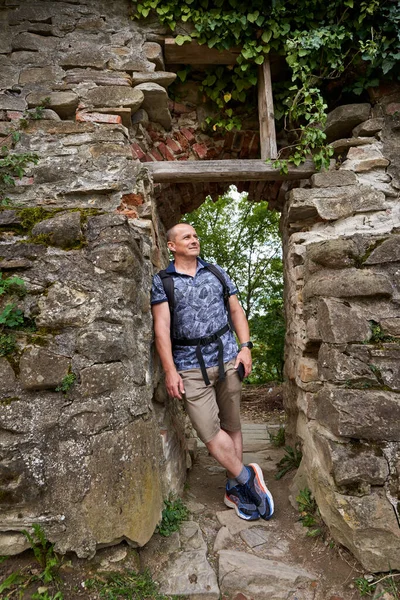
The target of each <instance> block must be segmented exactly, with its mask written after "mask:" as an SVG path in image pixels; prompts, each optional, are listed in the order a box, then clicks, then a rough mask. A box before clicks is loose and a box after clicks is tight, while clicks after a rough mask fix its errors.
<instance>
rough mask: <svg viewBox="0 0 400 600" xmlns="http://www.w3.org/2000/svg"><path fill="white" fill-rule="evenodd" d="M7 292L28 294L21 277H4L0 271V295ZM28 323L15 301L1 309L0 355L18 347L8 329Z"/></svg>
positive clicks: (14, 294) (20, 294) (17, 294)
mask: <svg viewBox="0 0 400 600" xmlns="http://www.w3.org/2000/svg"><path fill="white" fill-rule="evenodd" d="M6 294H8V295H13V296H23V295H24V294H26V288H25V283H24V281H23V280H22V279H20V278H19V277H15V276H14V277H3V274H2V273H1V271H0V297H1V296H4V295H6ZM27 324H28V321H27V320H26V319H25V318H24V314H23V312H22V310H21V309H20V308H17V306H16V305H15V303H14V302H8V303H7V304H5V305H4V306H3V308H2V309H0V356H7V355H9V354H12V353H13V352H14V351H15V348H16V342H15V336H14V335H13V333H12V332H10V331H8V330H9V329H18V328H21V327H23V326H24V325H27Z"/></svg>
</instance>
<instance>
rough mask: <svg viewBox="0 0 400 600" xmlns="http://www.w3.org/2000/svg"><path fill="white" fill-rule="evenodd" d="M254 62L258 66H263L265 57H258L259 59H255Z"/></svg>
mask: <svg viewBox="0 0 400 600" xmlns="http://www.w3.org/2000/svg"><path fill="white" fill-rule="evenodd" d="M254 62H255V63H256V64H257V65H262V64H263V62H264V57H263V56H257V58H255V59H254Z"/></svg>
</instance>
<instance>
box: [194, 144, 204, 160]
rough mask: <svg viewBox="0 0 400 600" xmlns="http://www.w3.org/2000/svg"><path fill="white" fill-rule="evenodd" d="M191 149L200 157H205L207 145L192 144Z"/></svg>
mask: <svg viewBox="0 0 400 600" xmlns="http://www.w3.org/2000/svg"><path fill="white" fill-rule="evenodd" d="M193 150H194V152H195V153H196V154H197V156H198V157H199V158H200V159H203V158H206V156H207V146H206V145H205V144H194V146H193Z"/></svg>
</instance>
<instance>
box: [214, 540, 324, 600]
mask: <svg viewBox="0 0 400 600" xmlns="http://www.w3.org/2000/svg"><path fill="white" fill-rule="evenodd" d="M316 578H317V576H316V575H315V574H314V573H311V572H309V571H306V570H305V569H301V568H299V567H294V566H293V565H291V566H289V565H287V564H286V563H282V562H279V561H277V560H267V559H264V558H259V557H258V556H254V554H247V553H246V552H239V551H237V550H221V551H220V553H219V585H220V590H221V593H222V595H224V594H225V595H227V596H228V597H230V598H233V597H236V594H238V593H243V594H244V595H245V597H249V596H250V597H251V598H257V600H271V599H272V598H276V599H278V598H282V599H283V598H289V597H290V595H291V594H290V593H291V592H293V591H294V590H295V589H296V587H297V586H300V585H301V584H303V586H304V585H305V583H307V582H308V583H309V584H311V582H312V581H313V580H315V579H316Z"/></svg>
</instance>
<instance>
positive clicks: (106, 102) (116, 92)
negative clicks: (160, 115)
mask: <svg viewBox="0 0 400 600" xmlns="http://www.w3.org/2000/svg"><path fill="white" fill-rule="evenodd" d="M143 99H144V95H143V93H142V92H141V91H140V90H138V89H136V88H135V89H132V88H127V87H123V86H116V85H108V86H98V87H96V88H93V89H91V90H88V92H87V93H86V101H87V102H88V104H89V105H91V106H93V107H94V108H97V107H99V108H103V107H114V108H115V107H116V106H122V107H124V108H130V109H131V110H132V112H135V111H136V110H138V108H140V106H141V105H142V103H143Z"/></svg>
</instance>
